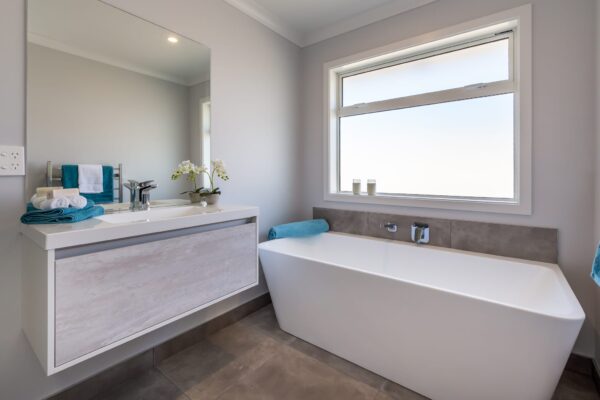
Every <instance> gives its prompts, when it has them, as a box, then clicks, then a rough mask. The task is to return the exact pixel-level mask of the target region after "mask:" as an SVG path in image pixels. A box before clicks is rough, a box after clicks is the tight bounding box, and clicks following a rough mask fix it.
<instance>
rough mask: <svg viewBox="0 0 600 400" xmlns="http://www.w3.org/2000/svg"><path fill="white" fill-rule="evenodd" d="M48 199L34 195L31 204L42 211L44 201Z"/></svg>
mask: <svg viewBox="0 0 600 400" xmlns="http://www.w3.org/2000/svg"><path fill="white" fill-rule="evenodd" d="M47 199H48V198H47V197H46V196H38V195H35V194H34V195H33V197H32V198H31V200H30V201H31V204H32V205H33V206H34V207H35V208H37V209H38V210H41V209H42V202H43V201H44V200H47Z"/></svg>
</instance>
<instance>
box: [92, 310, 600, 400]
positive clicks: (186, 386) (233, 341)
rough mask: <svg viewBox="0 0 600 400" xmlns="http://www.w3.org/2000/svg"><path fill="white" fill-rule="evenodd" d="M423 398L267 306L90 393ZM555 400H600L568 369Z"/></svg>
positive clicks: (184, 397) (144, 397)
mask: <svg viewBox="0 0 600 400" xmlns="http://www.w3.org/2000/svg"><path fill="white" fill-rule="evenodd" d="M108 399H111V400H121V399H132V400H138V399H139V400H171V399H173V400H217V399H218V400H238V399H240V400H280V399H285V400H320V399H323V400H337V399H343V400H426V397H424V396H422V395H419V394H417V393H415V392H413V391H411V390H409V389H407V388H404V387H402V386H400V385H398V384H395V383H393V382H390V381H388V380H385V379H384V378H382V377H380V376H379V375H376V374H374V373H372V372H370V371H367V370H366V369H363V368H361V367H359V366H357V365H355V364H352V363H351V362H349V361H346V360H344V359H342V358H340V357H337V356H336V355H334V354H331V353H329V352H327V351H325V350H322V349H320V348H318V347H316V346H314V345H312V344H310V343H307V342H305V341H302V340H300V339H297V338H295V337H293V336H291V335H288V334H287V333H285V332H283V331H281V329H279V325H278V323H277V320H276V318H275V315H274V312H273V308H272V307H271V306H268V307H264V308H262V309H261V310H259V311H257V312H255V313H253V314H251V315H249V316H248V317H246V318H244V319H243V320H241V321H239V322H237V323H235V324H233V325H230V326H228V327H226V328H224V329H221V330H219V331H218V332H216V333H214V334H212V335H210V336H208V337H207V338H206V339H204V340H203V341H202V342H200V343H198V344H196V345H194V346H192V347H188V348H186V349H184V350H183V351H181V352H179V353H177V354H175V355H172V356H171V357H168V358H166V359H165V360H163V361H162V362H160V363H159V364H158V369H153V370H152V371H151V372H149V373H145V374H142V375H140V376H138V377H134V378H130V379H128V380H127V381H126V382H125V383H123V384H121V385H119V386H117V387H115V388H114V389H112V390H110V392H108V393H105V394H104V396H103V397H98V398H95V399H94V400H108ZM553 400H600V397H599V396H598V394H597V392H596V388H595V386H594V383H593V381H592V378H591V376H590V375H586V374H580V373H577V372H574V371H572V370H566V371H565V372H564V374H563V376H562V378H561V380H560V383H559V385H558V388H557V389H556V393H555V394H554V397H553Z"/></svg>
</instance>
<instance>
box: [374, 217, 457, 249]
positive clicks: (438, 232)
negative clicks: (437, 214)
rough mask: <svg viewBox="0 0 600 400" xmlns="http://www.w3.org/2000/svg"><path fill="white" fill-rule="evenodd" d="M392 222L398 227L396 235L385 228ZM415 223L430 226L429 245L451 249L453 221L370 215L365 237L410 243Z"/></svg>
mask: <svg viewBox="0 0 600 400" xmlns="http://www.w3.org/2000/svg"><path fill="white" fill-rule="evenodd" d="M388 222H391V223H394V224H396V225H398V231H397V232H396V233H390V232H388V231H387V229H385V228H384V227H383V225H384V224H386V223H388ZM415 222H421V223H425V224H429V244H430V245H432V246H440V247H450V243H451V242H450V228H451V221H450V220H446V219H436V218H422V217H410V216H405V215H395V214H381V213H368V214H367V229H366V233H365V235H367V236H373V237H378V238H383V239H392V240H401V241H404V242H410V241H411V238H410V227H411V226H412V224H413V223H415Z"/></svg>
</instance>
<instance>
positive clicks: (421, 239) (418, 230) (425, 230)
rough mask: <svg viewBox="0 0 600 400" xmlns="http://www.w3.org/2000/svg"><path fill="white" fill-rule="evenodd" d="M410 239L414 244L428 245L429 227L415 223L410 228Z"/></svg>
mask: <svg viewBox="0 0 600 400" xmlns="http://www.w3.org/2000/svg"><path fill="white" fill-rule="evenodd" d="M410 233H411V235H410V236H411V239H412V241H413V242H415V243H416V244H426V243H429V225H427V224H422V223H419V222H415V223H414V224H412V226H411V230H410Z"/></svg>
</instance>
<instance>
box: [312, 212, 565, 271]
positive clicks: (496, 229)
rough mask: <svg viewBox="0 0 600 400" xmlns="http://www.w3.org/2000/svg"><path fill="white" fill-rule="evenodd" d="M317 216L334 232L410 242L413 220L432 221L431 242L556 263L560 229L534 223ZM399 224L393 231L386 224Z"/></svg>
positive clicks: (346, 214) (342, 214) (361, 214)
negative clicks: (516, 223)
mask: <svg viewBox="0 0 600 400" xmlns="http://www.w3.org/2000/svg"><path fill="white" fill-rule="evenodd" d="M313 216H314V218H325V219H326V220H327V221H328V222H329V225H330V227H331V230H332V231H336V232H344V233H352V234H357V235H365V236H372V237H377V238H383V239H392V240H400V241H407V242H408V241H410V226H411V225H412V224H413V222H422V223H426V224H429V227H430V231H429V235H430V242H429V243H430V245H433V246H440V247H451V248H454V249H459V250H467V251H473V252H478V253H485V254H494V255H499V256H506V257H515V258H522V259H525V260H533V261H543V262H552V263H556V262H557V261H558V230H557V229H552V228H536V227H530V226H518V225H504V224H491V223H485V222H472V221H455V220H449V219H438V218H423V217H412V216H406V215H396V214H384V213H373V212H364V211H352V210H337V209H332V208H318V207H315V208H313ZM387 222H392V223H395V224H397V225H398V232H396V233H390V232H388V231H387V230H386V229H385V228H383V224H385V223H387Z"/></svg>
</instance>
